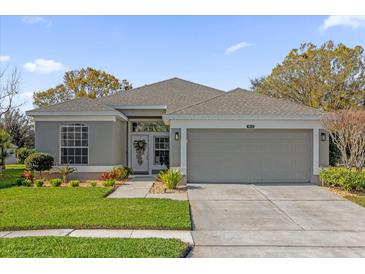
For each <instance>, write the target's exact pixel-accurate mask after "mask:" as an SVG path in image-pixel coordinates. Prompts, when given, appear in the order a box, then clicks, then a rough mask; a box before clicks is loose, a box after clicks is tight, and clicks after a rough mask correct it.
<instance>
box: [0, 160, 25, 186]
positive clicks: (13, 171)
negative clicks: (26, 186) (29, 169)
mask: <svg viewBox="0 0 365 274" xmlns="http://www.w3.org/2000/svg"><path fill="white" fill-rule="evenodd" d="M24 169H25V166H24V165H6V169H5V170H4V171H3V172H1V173H0V189H1V188H7V187H12V186H14V185H15V179H16V178H17V177H19V176H20V175H21V174H22V172H23V170H24Z"/></svg>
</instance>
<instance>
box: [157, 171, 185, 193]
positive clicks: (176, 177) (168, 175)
mask: <svg viewBox="0 0 365 274" xmlns="http://www.w3.org/2000/svg"><path fill="white" fill-rule="evenodd" d="M183 177H184V176H183V175H182V173H181V171H180V170H178V169H171V168H169V169H167V170H164V171H161V172H160V174H159V175H158V179H159V180H160V181H161V182H163V183H164V184H165V186H166V187H167V188H168V189H174V188H176V186H177V184H178V183H179V182H180V181H181V180H182V179H183Z"/></svg>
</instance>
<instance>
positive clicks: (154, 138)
mask: <svg viewBox="0 0 365 274" xmlns="http://www.w3.org/2000/svg"><path fill="white" fill-rule="evenodd" d="M156 138H167V139H168V140H169V143H168V145H169V146H168V148H167V149H160V148H159V149H157V151H168V152H169V157H170V136H169V135H166V136H165V135H163V136H159V135H154V136H153V165H155V166H161V167H166V165H161V164H159V163H156V162H155V159H156V154H155V153H156Z"/></svg>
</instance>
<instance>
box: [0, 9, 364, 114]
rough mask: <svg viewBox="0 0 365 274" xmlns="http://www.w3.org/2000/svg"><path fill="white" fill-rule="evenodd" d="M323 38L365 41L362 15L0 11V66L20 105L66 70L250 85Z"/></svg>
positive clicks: (137, 80)
mask: <svg viewBox="0 0 365 274" xmlns="http://www.w3.org/2000/svg"><path fill="white" fill-rule="evenodd" d="M328 40H333V41H334V42H335V43H340V42H341V43H344V44H345V45H347V46H349V47H354V46H355V45H361V46H363V47H365V16H0V70H3V69H5V68H8V70H9V69H11V68H13V67H17V68H18V69H19V71H20V73H21V82H22V85H21V95H20V96H18V97H17V103H18V104H22V106H21V110H23V111H24V110H29V109H32V108H33V105H32V94H33V92H37V91H41V90H46V89H48V88H51V87H54V86H56V85H57V84H60V83H62V78H63V74H64V72H65V71H67V70H72V69H80V68H83V67H93V68H96V69H101V70H104V71H106V72H108V73H110V74H113V75H115V76H116V77H118V78H119V79H121V80H122V79H128V80H129V81H130V82H131V83H132V84H133V86H134V87H138V86H141V85H145V84H149V83H153V82H157V81H161V80H165V79H169V78H172V77H179V78H183V79H186V80H190V81H193V82H197V83H200V84H204V85H208V86H211V87H215V88H218V89H222V90H225V91H228V90H231V89H234V88H236V87H241V88H246V89H248V88H250V79H252V78H255V77H260V76H265V75H268V74H270V72H271V70H272V69H273V68H274V67H275V66H276V65H277V64H279V63H280V62H282V60H283V58H284V57H285V56H286V55H287V54H288V53H289V51H290V50H291V49H292V48H297V47H299V46H300V44H301V43H303V42H312V43H315V44H317V45H320V44H322V43H324V42H325V41H328Z"/></svg>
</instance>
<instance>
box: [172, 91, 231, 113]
mask: <svg viewBox="0 0 365 274" xmlns="http://www.w3.org/2000/svg"><path fill="white" fill-rule="evenodd" d="M226 94H227V92H225V91H223V93H221V94H218V95H216V96H213V97H210V98H208V99H204V100H201V101H199V102H196V103H194V104H191V105H188V106H185V107H182V108H179V109H177V110H174V111H173V112H169V113H167V114H168V115H170V114H173V113H175V112H179V111H181V110H185V109H188V108H191V107H194V106H197V105H199V104H203V103H206V102H208V101H211V100H213V99H215V98H217V97H220V96H223V95H226Z"/></svg>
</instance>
